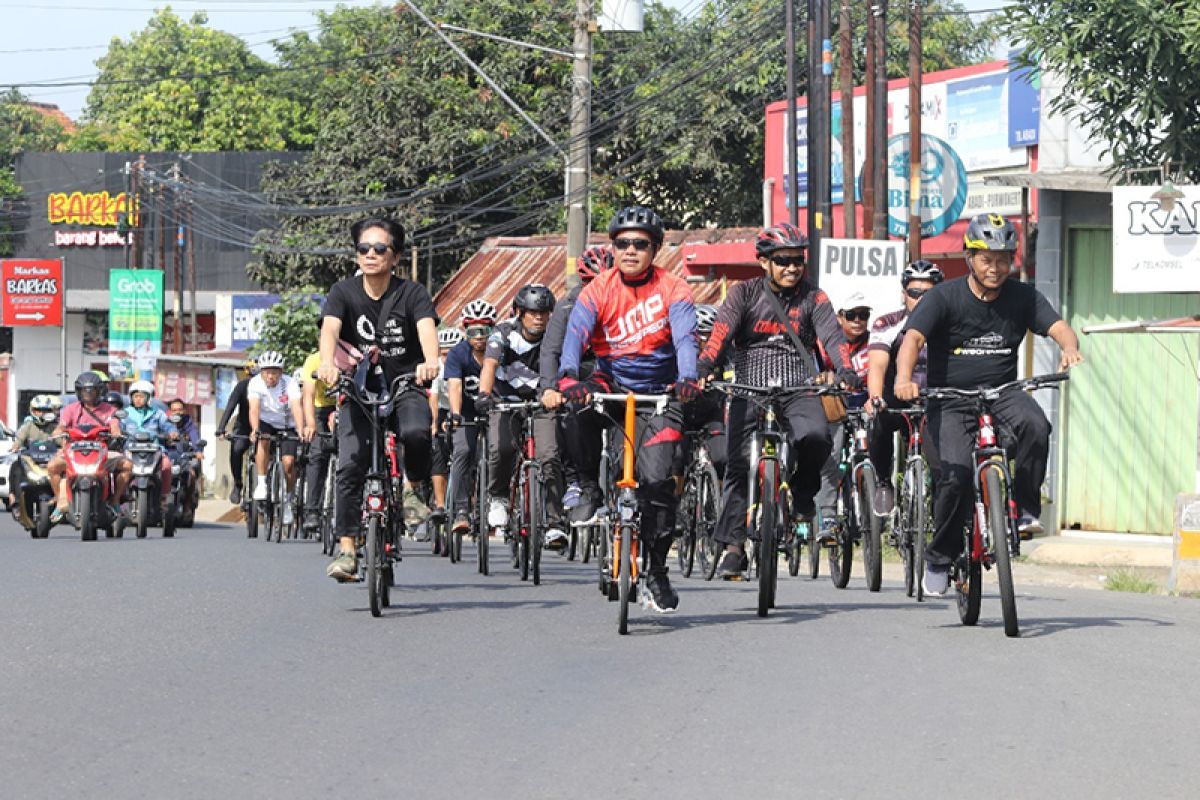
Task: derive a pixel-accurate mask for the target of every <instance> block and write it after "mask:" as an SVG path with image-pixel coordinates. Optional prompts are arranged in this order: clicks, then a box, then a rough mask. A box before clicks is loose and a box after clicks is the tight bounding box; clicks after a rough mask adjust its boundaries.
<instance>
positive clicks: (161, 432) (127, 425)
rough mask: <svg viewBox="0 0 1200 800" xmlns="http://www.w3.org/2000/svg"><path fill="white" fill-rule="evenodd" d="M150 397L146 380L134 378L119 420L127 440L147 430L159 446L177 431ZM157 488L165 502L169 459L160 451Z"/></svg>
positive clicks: (168, 483) (149, 387)
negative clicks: (122, 416)
mask: <svg viewBox="0 0 1200 800" xmlns="http://www.w3.org/2000/svg"><path fill="white" fill-rule="evenodd" d="M153 397H154V384H153V383H151V382H150V381H146V380H140V381H134V382H133V384H132V385H131V386H130V387H129V408H127V409H125V419H123V420H121V428H122V430H124V431H125V435H126V436H127V437H128V438H129V439H131V440H132V439H133V438H134V437H135V436H137V434H139V433H148V434H150V435H151V436H153V437H154V439H155V441H156V442H158V445H159V446H160V447H163V446H165V445H166V444H167V442H168V441H170V439H171V438H172V436H177V435H178V431H177V430H176V428H175V426H174V425H172V424H171V421H170V420H169V419H167V415H166V414H164V413H163V412H162V410H161V409H157V408H155V407H154V406H153V405H151V403H150V400H151V399H152V398H153ZM159 472H160V473H161V480H159V489H161V491H162V501H163V502H164V503H166V501H167V498H168V497H169V496H170V494H171V460H170V459H169V458H167V454H166V453H165V452H164V453H163V454H162V457H161V459H160V461H159Z"/></svg>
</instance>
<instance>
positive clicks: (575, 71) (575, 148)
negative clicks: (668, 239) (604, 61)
mask: <svg viewBox="0 0 1200 800" xmlns="http://www.w3.org/2000/svg"><path fill="white" fill-rule="evenodd" d="M595 25H596V22H595V19H594V18H593V16H592V0H575V46H574V62H573V63H572V66H571V143H570V146H569V147H568V148H567V150H568V156H567V158H568V161H567V263H566V276H567V283H568V285H572V284H574V283H575V282H576V276H575V264H576V261H577V259H578V258H579V257H580V256H581V255H583V251H584V249H585V248H586V247H587V241H588V233H589V232H590V227H591V225H590V221H589V214H588V210H589V202H588V180H589V176H590V175H591V146H590V141H589V136H588V132H589V130H590V129H591V127H592V33H593V32H594V28H595Z"/></svg>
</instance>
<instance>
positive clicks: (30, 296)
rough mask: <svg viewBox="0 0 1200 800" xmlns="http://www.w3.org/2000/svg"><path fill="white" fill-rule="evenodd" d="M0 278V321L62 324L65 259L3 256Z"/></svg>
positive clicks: (4, 322)
mask: <svg viewBox="0 0 1200 800" xmlns="http://www.w3.org/2000/svg"><path fill="white" fill-rule="evenodd" d="M0 280H2V281H3V304H2V305H0V317H2V319H0V324H4V325H56V326H61V325H62V322H63V294H64V292H63V262H62V259H58V258H45V259H28V258H6V259H0Z"/></svg>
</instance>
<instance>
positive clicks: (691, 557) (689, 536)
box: [675, 474, 696, 578]
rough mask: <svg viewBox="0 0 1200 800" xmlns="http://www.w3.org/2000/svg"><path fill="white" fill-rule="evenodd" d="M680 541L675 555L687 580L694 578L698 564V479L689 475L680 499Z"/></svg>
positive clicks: (680, 570)
mask: <svg viewBox="0 0 1200 800" xmlns="http://www.w3.org/2000/svg"><path fill="white" fill-rule="evenodd" d="M679 520H680V531H679V541H678V542H676V544H675V553H676V556H677V557H678V559H679V572H680V574H682V575H683V577H685V578H690V577H691V576H692V570H693V568H694V567H695V564H696V477H695V475H694V474H692V475H688V477H687V483H685V484H684V487H683V496H682V497H680V498H679Z"/></svg>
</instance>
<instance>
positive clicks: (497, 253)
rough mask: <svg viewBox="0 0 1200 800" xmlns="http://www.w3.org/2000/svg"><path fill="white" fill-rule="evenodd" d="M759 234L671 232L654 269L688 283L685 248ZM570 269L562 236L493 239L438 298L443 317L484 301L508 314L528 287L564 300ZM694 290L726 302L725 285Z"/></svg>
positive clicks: (600, 238) (702, 299) (601, 239)
mask: <svg viewBox="0 0 1200 800" xmlns="http://www.w3.org/2000/svg"><path fill="white" fill-rule="evenodd" d="M757 234H758V229H757V228H712V229H699V230H690V231H667V234H666V237H665V240H664V244H663V249H662V251H661V252H660V253H659V254H658V258H657V259H655V262H654V263H655V264H658V265H659V266H661V267H664V268H666V269H669V270H670V271H671V272H674V273H675V274H677V275H681V276H684V277H686V276H687V273H686V272H685V271H684V268H683V267H684V255H685V252H684V251H685V248H684V247H683V245H685V244H699V243H717V242H721V243H727V242H753V241H754V238H755V236H756V235H757ZM607 241H608V237H606V236H604V235H602V234H594V235H593V236H592V237H591V238H590V240H589V242H588V244H589V245H593V244H605V243H606V242H607ZM566 263H567V237H566V236H564V235H562V234H552V235H547V236H523V237H493V238H491V239H487V240H485V241H484V243H483V246H482V247H481V248H480V249H479V252H477V253H476V254H475V255H473V256H471V258H470V259H468V260H467V263H465V264H463V266H462V267H461V268H460V269H459V270H458V272H456V273H454V275H453V276H451V278H450V280H448V281H447V282H446V285H445V286H443V287H442V288H441V290H440V291H439V292H438V293H437V295H436V296H435V297H434V303H435V305H436V306H437V310H438V315H439V316H441V318H442V319H443V320H444V321H445V322H446V323H454V322H456V321H457V320H458V317H459V314H460V313H461V311H462V307H463V306H464V305H466V304H467V303H469V302H471V301H472V300H474V299H476V298H479V297H482V298H483V299H485V300H487V301H488V302H490V303H493V304H494V305H495V306H496V308H498V309H500V310H501V312H502V313H505V312H507V310H508V309H509V307H510V306H511V304H512V299H513V297H514V296H515V295H516V293H517V290H518V289H520V288H521V287H522V286H524V285H525V284H527V283H544V284H545V285H547V286H549V287H550V289H551V291H553V292H554V295H555V296H556V297H562V296H563V294H565V292H566V278H565V276H564V275H563V268H564V265H565V264H566ZM691 286H692V295H693V297H695V300H696V302H697V303H719V302H720V300H721V292H722V286H721V282H720V281H712V282H706V283H693V284H691Z"/></svg>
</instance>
